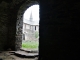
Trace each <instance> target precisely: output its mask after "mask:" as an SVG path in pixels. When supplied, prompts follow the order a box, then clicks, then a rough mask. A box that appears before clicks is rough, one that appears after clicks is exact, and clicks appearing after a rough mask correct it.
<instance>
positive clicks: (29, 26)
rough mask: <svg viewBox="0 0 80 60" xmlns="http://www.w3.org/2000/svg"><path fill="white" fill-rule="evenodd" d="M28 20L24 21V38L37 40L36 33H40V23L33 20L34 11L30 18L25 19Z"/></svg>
mask: <svg viewBox="0 0 80 60" xmlns="http://www.w3.org/2000/svg"><path fill="white" fill-rule="evenodd" d="M25 20H26V22H24V21H23V40H37V39H38V38H36V37H35V33H36V32H37V33H39V23H38V22H36V21H33V16H32V12H31V14H30V19H29V20H27V19H25Z"/></svg>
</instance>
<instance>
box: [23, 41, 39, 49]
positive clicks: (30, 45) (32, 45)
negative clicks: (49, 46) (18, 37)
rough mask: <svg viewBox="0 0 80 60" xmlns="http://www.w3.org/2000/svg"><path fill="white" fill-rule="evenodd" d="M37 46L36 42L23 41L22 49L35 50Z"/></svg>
mask: <svg viewBox="0 0 80 60" xmlns="http://www.w3.org/2000/svg"><path fill="white" fill-rule="evenodd" d="M38 46H39V42H38V41H23V42H22V48H28V49H37V48H38Z"/></svg>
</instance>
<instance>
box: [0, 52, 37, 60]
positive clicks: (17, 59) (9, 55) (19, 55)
mask: <svg viewBox="0 0 80 60" xmlns="http://www.w3.org/2000/svg"><path fill="white" fill-rule="evenodd" d="M35 55H37V56H35ZM27 56H28V57H27ZM29 56H34V57H29ZM0 60H38V53H31V54H30V53H27V52H25V51H1V52H0Z"/></svg>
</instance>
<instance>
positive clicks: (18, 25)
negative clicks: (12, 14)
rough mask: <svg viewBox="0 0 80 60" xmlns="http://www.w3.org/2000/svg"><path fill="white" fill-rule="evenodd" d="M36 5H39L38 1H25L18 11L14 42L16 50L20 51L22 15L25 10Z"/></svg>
mask: <svg viewBox="0 0 80 60" xmlns="http://www.w3.org/2000/svg"><path fill="white" fill-rule="evenodd" d="M36 4H39V3H38V1H27V2H25V3H24V4H23V5H22V6H21V7H20V9H19V11H18V14H17V22H16V42H15V45H16V46H15V49H16V50H20V48H21V47H22V35H23V34H22V29H23V14H24V12H25V11H26V9H27V8H29V7H30V6H32V5H36Z"/></svg>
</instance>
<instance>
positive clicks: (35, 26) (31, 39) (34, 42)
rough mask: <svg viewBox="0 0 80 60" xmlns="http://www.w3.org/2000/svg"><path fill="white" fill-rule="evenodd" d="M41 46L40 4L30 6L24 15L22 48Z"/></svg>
mask: <svg viewBox="0 0 80 60" xmlns="http://www.w3.org/2000/svg"><path fill="white" fill-rule="evenodd" d="M38 48H39V5H38V4H36V5H32V6H30V7H29V8H28V9H27V10H26V11H25V12H24V15H23V30H22V49H29V50H37V51H38Z"/></svg>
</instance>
